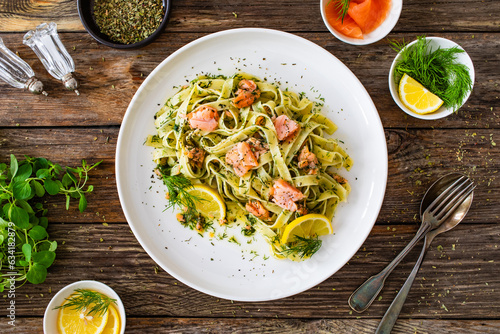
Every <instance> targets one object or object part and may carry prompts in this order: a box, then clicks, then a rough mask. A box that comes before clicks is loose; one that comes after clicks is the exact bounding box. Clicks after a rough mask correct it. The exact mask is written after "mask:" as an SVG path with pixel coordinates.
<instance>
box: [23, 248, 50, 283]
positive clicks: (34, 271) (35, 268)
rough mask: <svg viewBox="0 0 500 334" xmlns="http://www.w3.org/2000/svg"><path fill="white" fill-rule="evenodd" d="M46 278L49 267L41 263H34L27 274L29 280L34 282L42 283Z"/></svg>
mask: <svg viewBox="0 0 500 334" xmlns="http://www.w3.org/2000/svg"><path fill="white" fill-rule="evenodd" d="M37 254H38V253H37ZM45 278H47V268H46V267H44V266H43V265H41V264H39V263H34V264H33V265H32V266H31V268H30V270H29V271H28V273H27V274H26V279H27V280H28V282H30V283H33V284H40V283H42V282H44V281H45Z"/></svg>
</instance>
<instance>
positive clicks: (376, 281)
mask: <svg viewBox="0 0 500 334" xmlns="http://www.w3.org/2000/svg"><path fill="white" fill-rule="evenodd" d="M430 229H431V224H430V223H429V222H427V221H423V222H422V225H420V228H419V229H418V231H417V233H416V234H415V236H414V237H413V239H412V240H411V241H410V242H409V243H408V245H406V247H405V248H404V249H403V250H402V251H401V253H399V255H398V256H396V258H395V259H394V260H392V262H391V263H389V264H388V265H387V267H385V268H384V269H383V270H382V271H381V272H380V273H378V274H377V275H374V276H372V277H370V278H369V279H367V280H366V281H365V282H364V283H363V284H361V286H360V287H359V288H357V289H356V291H354V292H353V293H352V295H351V296H350V297H349V306H350V307H351V308H352V309H353V310H354V311H356V312H363V311H365V310H366V309H367V308H368V307H369V306H370V305H371V304H372V303H373V301H374V300H375V298H376V297H377V296H378V294H379V292H380V291H381V290H382V288H383V287H384V282H385V280H386V278H387V277H388V276H389V275H390V274H391V272H392V270H393V269H394V268H395V267H396V266H397V265H398V264H399V262H401V260H402V259H403V258H404V257H405V256H406V255H407V254H408V253H409V252H410V251H411V250H412V249H413V247H414V246H415V244H416V243H417V242H419V241H420V240H421V239H422V238H423V237H424V235H425V234H426V233H427V232H429V230H430Z"/></svg>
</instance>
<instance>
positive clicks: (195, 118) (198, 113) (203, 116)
mask: <svg viewBox="0 0 500 334" xmlns="http://www.w3.org/2000/svg"><path fill="white" fill-rule="evenodd" d="M187 118H188V121H189V126H190V127H191V129H200V130H203V131H208V132H210V131H214V130H215V129H217V127H218V126H219V114H218V113H217V110H216V109H215V108H212V107H209V106H200V107H199V108H198V109H196V110H195V111H193V112H191V113H189V114H187Z"/></svg>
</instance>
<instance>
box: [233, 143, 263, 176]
mask: <svg viewBox="0 0 500 334" xmlns="http://www.w3.org/2000/svg"><path fill="white" fill-rule="evenodd" d="M226 162H227V163H228V164H230V165H232V166H233V168H234V172H235V173H236V175H238V176H239V177H242V176H243V175H245V174H246V173H248V171H249V170H250V169H252V168H253V167H257V166H258V165H259V162H258V161H257V158H256V157H255V154H254V153H253V152H252V149H251V147H250V145H249V144H248V143H247V142H240V143H238V144H236V145H235V146H234V147H233V148H232V149H231V150H229V151H228V152H227V153H226Z"/></svg>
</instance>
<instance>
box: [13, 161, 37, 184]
mask: <svg viewBox="0 0 500 334" xmlns="http://www.w3.org/2000/svg"><path fill="white" fill-rule="evenodd" d="M32 172H33V168H32V167H31V165H30V164H22V165H20V166H19V168H18V170H17V173H16V177H14V181H25V180H26V179H27V178H28V177H30V176H31V173H32Z"/></svg>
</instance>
